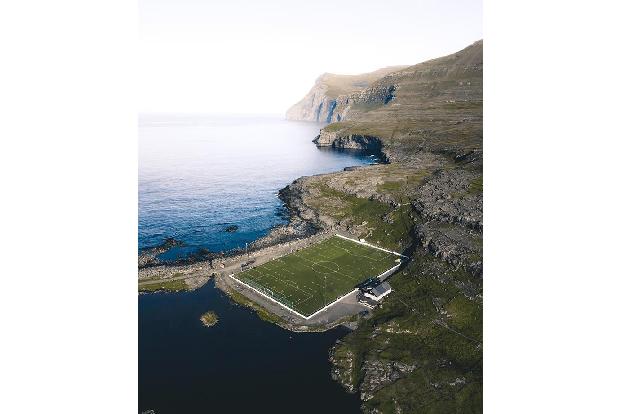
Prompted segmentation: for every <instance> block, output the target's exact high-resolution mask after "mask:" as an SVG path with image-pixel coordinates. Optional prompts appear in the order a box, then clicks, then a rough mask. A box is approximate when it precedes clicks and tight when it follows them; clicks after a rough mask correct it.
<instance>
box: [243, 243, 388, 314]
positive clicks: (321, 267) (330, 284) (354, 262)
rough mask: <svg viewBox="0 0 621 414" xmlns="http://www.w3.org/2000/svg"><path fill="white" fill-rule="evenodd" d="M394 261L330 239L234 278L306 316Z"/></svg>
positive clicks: (377, 252) (371, 250)
mask: <svg viewBox="0 0 621 414" xmlns="http://www.w3.org/2000/svg"><path fill="white" fill-rule="evenodd" d="M398 259H399V256H397V255H395V254H393V253H388V252H385V251H382V250H379V249H377V248H374V247H371V246H368V245H362V244H359V243H356V242H354V241H351V240H347V239H343V238H340V237H337V236H333V237H331V238H329V239H326V240H324V241H322V242H320V243H317V244H314V245H312V246H310V247H307V248H305V249H302V250H298V251H296V252H293V253H291V254H288V255H286V256H284V257H281V258H278V259H274V260H271V261H269V262H267V263H265V264H262V265H260V266H257V267H255V268H252V269H249V270H246V271H244V272H241V273H238V274H236V275H234V277H235V278H236V279H238V280H240V281H242V282H244V283H246V284H248V285H250V286H252V287H254V288H255V289H257V290H259V291H261V292H262V293H264V294H266V295H268V296H270V297H271V298H272V299H275V300H276V301H278V302H280V303H281V304H283V305H285V306H287V307H289V308H291V309H293V310H295V311H296V312H298V313H300V314H302V315H304V316H307V317H308V316H310V315H312V314H313V313H315V312H317V311H318V310H320V309H322V308H323V307H324V306H326V305H328V304H330V303H332V302H334V301H335V300H337V299H338V298H340V297H341V296H344V295H346V294H347V293H349V292H351V291H352V290H353V289H354V288H355V287H356V285H358V284H359V283H360V282H363V281H365V280H366V279H369V278H371V277H374V276H378V275H380V274H382V273H384V272H385V271H387V270H388V269H390V268H392V267H394V266H396V265H397V264H398V261H397V260H398Z"/></svg>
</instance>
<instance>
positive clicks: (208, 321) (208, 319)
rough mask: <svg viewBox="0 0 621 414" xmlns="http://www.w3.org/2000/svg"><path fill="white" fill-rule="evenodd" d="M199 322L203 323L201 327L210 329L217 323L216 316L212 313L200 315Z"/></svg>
mask: <svg viewBox="0 0 621 414" xmlns="http://www.w3.org/2000/svg"><path fill="white" fill-rule="evenodd" d="M201 322H202V323H203V326H206V327H208V328H211V327H212V326H214V325H215V324H217V323H218V315H216V313H215V312H214V311H209V312H206V313H203V314H202V315H201Z"/></svg>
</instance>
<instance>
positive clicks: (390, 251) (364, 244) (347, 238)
mask: <svg viewBox="0 0 621 414" xmlns="http://www.w3.org/2000/svg"><path fill="white" fill-rule="evenodd" d="M335 236H336V237H340V238H341V239H346V240H350V241H353V242H354V243H358V244H361V245H363V246H369V247H372V248H374V249H378V250H382V251H384V252H386V253H392V254H396V255H397V256H401V257H405V258H406V259H409V257H407V256H404V255H402V254H401V253H397V252H393V251H392V250H387V249H382V248H381V247H377V246H374V245H372V244H371V243H367V242H361V241H360V240H356V239H352V238H350V237H345V236H341V235H340V234H338V233H337V234H335Z"/></svg>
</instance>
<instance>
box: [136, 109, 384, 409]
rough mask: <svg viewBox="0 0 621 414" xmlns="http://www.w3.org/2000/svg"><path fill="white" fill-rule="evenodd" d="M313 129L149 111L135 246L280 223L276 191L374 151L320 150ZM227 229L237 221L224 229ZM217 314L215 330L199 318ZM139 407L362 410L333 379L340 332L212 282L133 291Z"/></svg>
mask: <svg viewBox="0 0 621 414" xmlns="http://www.w3.org/2000/svg"><path fill="white" fill-rule="evenodd" d="M319 127H320V126H319V125H317V124H309V123H299V122H287V121H284V120H281V119H279V118H269V117H260V118H259V117H245V118H239V117H238V118H235V117H202V116H201V117H199V116H148V117H147V116H144V117H141V119H140V129H139V134H140V138H139V145H140V148H139V154H140V160H139V203H140V205H139V236H138V239H139V248H141V249H143V248H146V247H151V246H155V245H157V244H159V243H161V242H162V241H163V240H164V239H165V238H167V237H174V238H176V239H178V240H182V241H183V242H185V243H186V244H187V246H186V247H183V248H175V249H173V250H172V251H171V254H172V255H171V254H169V256H168V257H164V259H170V260H172V259H174V258H176V257H182V256H184V255H187V254H189V253H191V252H192V251H193V250H195V249H198V248H201V247H205V248H208V249H210V250H212V251H221V250H227V249H230V248H235V247H241V246H243V245H244V244H245V243H246V242H251V241H253V240H256V239H257V238H258V237H261V236H263V235H265V234H266V233H267V232H268V231H269V229H270V228H271V227H272V226H274V225H277V224H283V223H286V220H287V212H286V211H285V210H284V209H283V207H282V203H281V202H280V200H279V199H278V198H277V197H276V193H277V191H278V190H279V189H280V188H282V187H284V186H285V185H287V184H288V183H290V182H291V181H292V180H294V179H295V178H297V177H300V176H303V175H311V174H317V173H325V172H332V171H338V170H341V169H343V168H344V167H346V166H353V165H362V164H368V163H371V162H373V161H374V160H375V158H374V157H373V156H370V155H369V154H363V153H356V152H344V151H340V152H339V151H335V150H330V149H324V150H320V149H317V148H316V147H315V145H314V144H313V143H312V142H311V140H312V139H313V138H314V137H315V136H316V135H317V133H318V131H319ZM229 225H237V226H239V230H238V231H237V232H235V233H227V232H226V231H224V230H225V228H226V227H227V226H229ZM210 310H212V311H215V312H216V313H217V314H218V316H219V318H220V320H219V322H218V324H217V325H216V326H214V327H212V328H205V327H203V326H202V324H201V322H200V320H199V317H200V315H201V314H202V313H204V312H206V311H210ZM138 321H139V326H138V338H139V341H138V347H139V353H138V389H139V395H138V410H139V411H138V412H143V411H146V410H155V412H156V413H157V414H184V413H188V414H190V413H192V414H194V413H271V414H278V413H283V414H284V413H287V414H289V413H328V412H338V413H342V414H346V413H356V412H359V406H360V404H359V397H358V396H356V395H351V394H348V393H346V392H345V390H344V389H343V388H341V386H340V385H339V384H338V383H336V382H335V381H333V380H332V379H331V377H330V363H329V360H328V353H329V349H330V347H331V346H332V345H334V343H335V341H336V340H337V339H338V338H341V337H342V336H344V335H345V334H346V331H345V330H344V329H340V328H339V329H333V330H330V331H328V332H325V333H292V332H289V331H287V330H284V329H282V328H280V327H278V326H276V325H273V324H271V323H267V322H264V321H262V320H261V319H260V318H259V317H258V316H257V315H256V314H255V313H254V312H253V311H251V310H249V309H247V308H244V307H241V306H239V305H237V304H235V303H233V302H231V301H230V300H229V299H228V297H227V296H226V295H224V293H222V292H221V291H220V290H218V289H216V288H215V287H214V284H213V281H210V282H209V283H208V284H207V285H205V286H203V287H202V288H200V289H198V290H196V291H193V292H180V293H153V294H146V295H140V296H139V298H138Z"/></svg>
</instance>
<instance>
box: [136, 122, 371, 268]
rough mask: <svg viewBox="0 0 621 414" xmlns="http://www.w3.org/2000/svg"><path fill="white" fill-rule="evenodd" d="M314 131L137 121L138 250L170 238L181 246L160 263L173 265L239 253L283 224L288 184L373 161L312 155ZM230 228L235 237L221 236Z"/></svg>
mask: <svg viewBox="0 0 621 414" xmlns="http://www.w3.org/2000/svg"><path fill="white" fill-rule="evenodd" d="M319 128H320V125H318V124H313V123H305V122H290V121H285V120H283V119H281V118H280V117H232V116H217V117H215V116H192V115H148V116H147V115H145V116H141V118H140V123H139V172H138V174H139V196H138V198H139V220H138V224H139V229H138V245H139V248H140V249H144V248H147V247H153V246H156V245H158V244H160V243H161V242H162V241H163V240H164V239H165V238H167V237H174V238H175V239H178V240H181V241H183V242H184V243H185V244H186V246H185V247H183V248H175V249H173V250H171V252H169V253H168V255H165V256H163V257H162V258H163V259H164V260H172V259H175V258H177V257H183V256H186V255H188V254H190V253H192V252H194V251H196V250H197V249H198V248H207V249H209V250H211V251H223V250H228V249H232V248H237V247H244V246H245V243H247V242H252V241H253V240H256V239H257V238H259V237H261V236H264V235H265V234H267V232H268V231H269V229H270V228H272V227H273V226H275V225H278V224H283V223H286V221H287V217H288V214H287V212H286V211H285V209H284V208H283V206H282V202H281V201H280V200H279V199H278V197H277V192H278V190H279V189H281V188H283V187H284V186H286V185H287V184H289V183H290V182H291V181H293V180H294V179H296V178H298V177H300V176H304V175H313V174H318V173H326V172H333V171H338V170H342V169H343V168H344V167H347V166H354V165H362V164H368V163H371V162H374V161H375V158H374V156H373V155H370V154H364V153H361V152H353V151H335V150H333V149H319V148H316V147H315V145H314V144H313V143H312V142H311V141H312V139H313V138H314V137H315V136H316V135H317V134H318V133H319ZM231 225H235V226H238V230H237V231H236V232H232V233H228V232H226V231H225V229H226V227H227V226H231Z"/></svg>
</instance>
